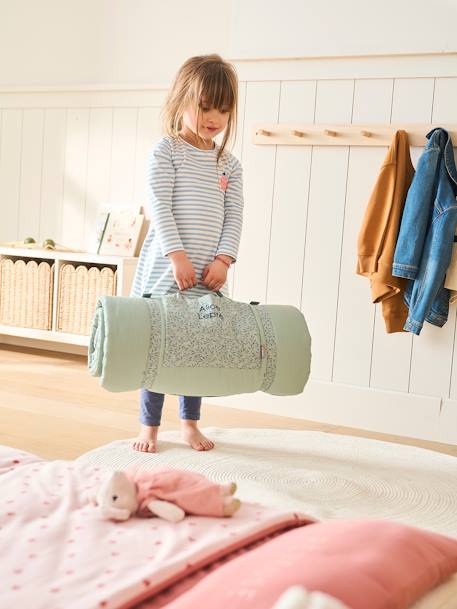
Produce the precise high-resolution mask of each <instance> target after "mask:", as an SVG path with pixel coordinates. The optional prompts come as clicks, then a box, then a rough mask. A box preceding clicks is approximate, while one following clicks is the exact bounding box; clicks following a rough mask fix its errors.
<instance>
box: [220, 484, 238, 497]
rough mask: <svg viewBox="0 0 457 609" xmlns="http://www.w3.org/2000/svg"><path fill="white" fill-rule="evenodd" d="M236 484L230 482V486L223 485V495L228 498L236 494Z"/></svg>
mask: <svg viewBox="0 0 457 609" xmlns="http://www.w3.org/2000/svg"><path fill="white" fill-rule="evenodd" d="M236 488H237V487H236V482H229V483H228V484H225V485H224V484H223V485H222V495H223V496H224V497H228V496H230V495H234V494H235V493H236Z"/></svg>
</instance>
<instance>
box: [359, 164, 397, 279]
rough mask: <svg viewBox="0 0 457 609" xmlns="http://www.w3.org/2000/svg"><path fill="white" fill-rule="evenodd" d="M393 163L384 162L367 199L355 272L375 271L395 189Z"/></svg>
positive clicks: (366, 273) (368, 272)
mask: <svg viewBox="0 0 457 609" xmlns="http://www.w3.org/2000/svg"><path fill="white" fill-rule="evenodd" d="M395 168H396V166H395V163H386V162H385V163H384V164H383V165H382V167H381V170H380V172H379V176H378V179H377V180H376V184H375V186H374V188H373V192H372V193H371V196H370V200H369V201H368V205H367V209H366V211H365V215H364V218H363V221H362V226H361V228H360V232H359V237H358V242H357V271H356V272H357V274H359V275H370V274H371V273H375V272H376V271H377V266H378V259H379V256H380V254H381V251H382V246H383V243H384V239H385V235H386V232H387V226H388V222H389V216H390V213H391V209H392V201H393V198H394V191H395Z"/></svg>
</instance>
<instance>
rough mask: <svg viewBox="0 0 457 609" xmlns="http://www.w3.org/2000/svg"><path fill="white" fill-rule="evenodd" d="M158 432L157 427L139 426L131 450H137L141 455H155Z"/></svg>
mask: <svg viewBox="0 0 457 609" xmlns="http://www.w3.org/2000/svg"><path fill="white" fill-rule="evenodd" d="M158 431H159V428H158V427H150V426H149V425H143V424H141V428H140V433H139V434H138V437H137V438H136V439H135V440H134V441H133V444H132V448H133V450H139V451H140V452H143V453H155V452H156V450H157V433H158Z"/></svg>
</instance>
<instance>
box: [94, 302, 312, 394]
mask: <svg viewBox="0 0 457 609" xmlns="http://www.w3.org/2000/svg"><path fill="white" fill-rule="evenodd" d="M310 364H311V338H310V335H309V331H308V326H307V325H306V321H305V318H304V317H303V315H302V313H301V312H300V311H299V310H298V309H297V308H296V307H292V306H289V305H258V304H247V303H243V302H236V301H234V300H231V299H230V298H226V297H225V296H222V295H218V294H215V293H214V292H210V293H208V294H205V295H204V296H202V297H199V298H195V297H193V298H191V297H187V296H185V295H183V294H181V293H180V292H178V293H176V294H172V295H169V296H162V297H158V298H127V297H121V296H103V297H102V298H100V299H99V301H98V303H97V308H96V311H95V316H94V320H93V325H92V331H91V336H90V343H89V357H88V367H89V371H90V373H91V374H92V375H93V376H98V377H100V383H101V385H102V386H103V387H104V388H105V389H108V390H109V391H131V390H133V389H139V388H140V387H145V388H146V389H149V390H150V391H155V392H157V393H166V394H169V395H186V396H202V397H203V396H208V397H209V396H222V395H235V394H239V393H252V392H255V391H264V392H266V393H270V394H272V395H296V394H299V393H301V392H302V391H303V389H304V387H305V384H306V382H307V380H308V377H309V372H310Z"/></svg>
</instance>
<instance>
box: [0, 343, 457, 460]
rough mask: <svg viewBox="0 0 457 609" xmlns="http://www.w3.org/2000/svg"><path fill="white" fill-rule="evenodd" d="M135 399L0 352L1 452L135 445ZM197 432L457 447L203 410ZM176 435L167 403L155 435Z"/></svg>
mask: <svg viewBox="0 0 457 609" xmlns="http://www.w3.org/2000/svg"><path fill="white" fill-rule="evenodd" d="M138 397H139V392H138V391H133V392H128V393H120V394H115V393H109V392H107V391H105V390H104V389H102V388H101V387H100V386H99V383H98V380H97V379H94V378H92V377H91V376H90V375H89V373H88V372H87V369H86V362H85V359H84V358H83V357H81V356H78V355H68V354H61V353H59V354H58V353H54V352H50V351H38V350H34V349H20V348H15V347H10V346H6V345H0V444H3V445H8V446H14V447H17V448H21V449H24V450H28V451H30V452H32V453H35V454H38V455H40V456H41V457H44V458H47V459H73V458H75V457H77V456H79V455H81V454H82V453H84V452H86V451H88V450H91V449H92V448H95V447H97V446H100V445H102V444H106V443H108V442H111V441H112V440H117V439H124V438H131V437H134V436H135V434H136V432H137V429H138ZM201 426H202V427H206V426H218V427H269V428H281V429H314V430H318V431H326V432H331V433H338V434H347V435H357V436H364V437H370V438H376V439H379V440H385V441H392V442H400V443H403V444H411V445H416V446H422V447H425V448H429V449H431V450H437V451H440V452H444V453H448V454H452V455H455V456H457V446H451V445H448V444H438V443H434V442H427V441H425V440H424V441H421V440H416V439H411V438H402V437H398V436H388V435H384V434H379V433H373V432H368V431H363V430H357V429H351V428H348V427H340V426H334V425H328V424H319V423H315V422H312V421H304V420H301V419H291V418H287V417H279V416H278V417H276V416H272V415H269V414H262V413H257V412H250V411H246V410H235V409H233V408H223V407H220V406H209V405H204V407H203V410H202V421H201ZM178 427H179V418H178V408H177V401H176V398H173V397H170V398H167V399H166V403H165V408H164V412H163V418H162V429H164V430H166V429H177V428H178Z"/></svg>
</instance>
